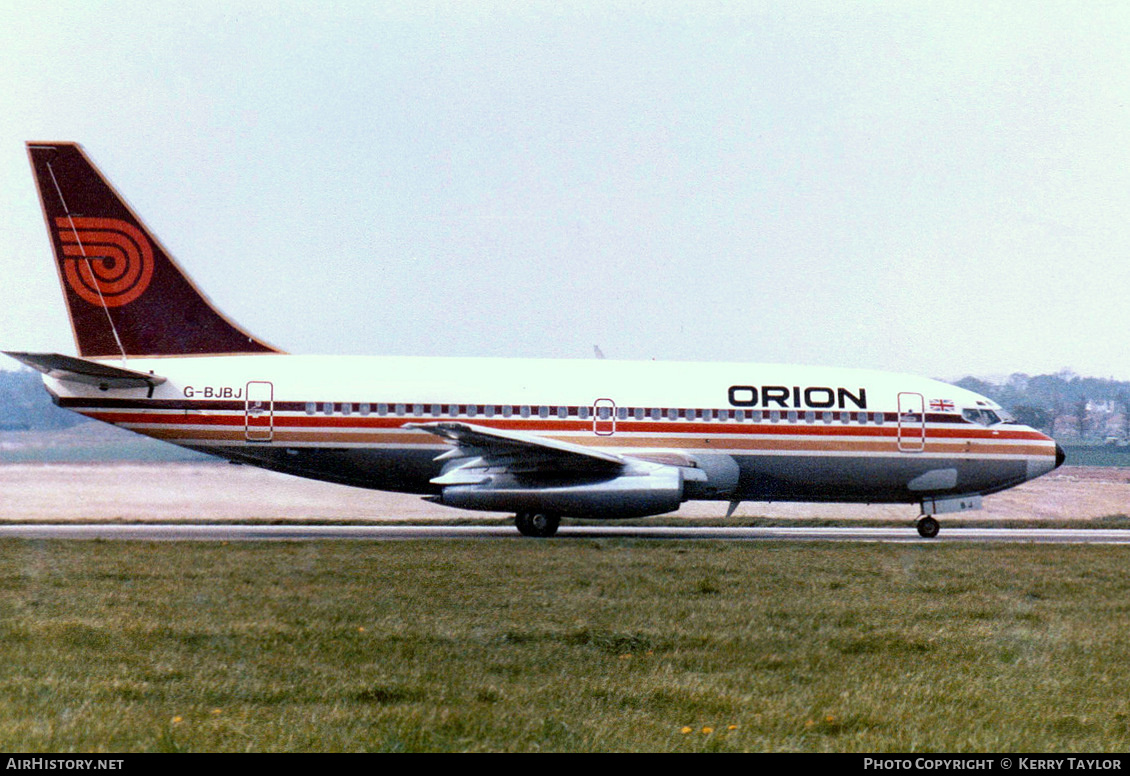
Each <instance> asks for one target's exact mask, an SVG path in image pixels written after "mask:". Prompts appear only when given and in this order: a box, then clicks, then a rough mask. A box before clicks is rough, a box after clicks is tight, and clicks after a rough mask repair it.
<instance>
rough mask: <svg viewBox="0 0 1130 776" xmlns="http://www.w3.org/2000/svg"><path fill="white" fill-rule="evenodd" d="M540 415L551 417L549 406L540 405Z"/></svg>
mask: <svg viewBox="0 0 1130 776" xmlns="http://www.w3.org/2000/svg"><path fill="white" fill-rule="evenodd" d="M538 417H539V418H548V417H549V407H538Z"/></svg>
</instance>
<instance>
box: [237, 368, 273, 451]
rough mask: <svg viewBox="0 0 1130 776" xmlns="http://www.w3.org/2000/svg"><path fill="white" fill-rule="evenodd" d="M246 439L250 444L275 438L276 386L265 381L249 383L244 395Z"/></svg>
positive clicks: (244, 429)
mask: <svg viewBox="0 0 1130 776" xmlns="http://www.w3.org/2000/svg"><path fill="white" fill-rule="evenodd" d="M243 397H244V398H243V417H244V426H243V431H244V437H245V438H246V440H247V441H248V442H270V441H272V440H273V439H274V438H275V386H274V383H269V382H266V381H264V380H252V381H250V382H249V383H247V386H246V390H245V391H244V393H243Z"/></svg>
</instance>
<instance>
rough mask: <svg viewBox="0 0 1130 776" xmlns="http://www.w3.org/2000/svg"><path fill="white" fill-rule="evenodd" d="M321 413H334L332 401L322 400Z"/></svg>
mask: <svg viewBox="0 0 1130 776" xmlns="http://www.w3.org/2000/svg"><path fill="white" fill-rule="evenodd" d="M322 414H323V415H333V414H334V405H333V402H328V401H327V402H323V404H322Z"/></svg>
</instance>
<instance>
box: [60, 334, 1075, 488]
mask: <svg viewBox="0 0 1130 776" xmlns="http://www.w3.org/2000/svg"><path fill="white" fill-rule="evenodd" d="M104 363H107V364H114V365H120V364H121V362H120V361H104ZM126 366H128V368H129V369H131V370H135V371H138V372H149V371H152V372H154V373H156V374H158V375H161V376H162V377H164V378H166V380H165V382H164V383H162V384H161V385H158V386H156V387H155V388H153V389H149V388H131V389H108V390H100V389H99V388H98V387H96V386H87V385H82V384H78V383H75V382H71V381H59V380H54V379H51V378H45V380H46V382H47V384H48V388H49V389H50V390H51V392H52V394H53V395H54V396H55V397H56V400H57V402H58V403H59V404H60V405H61V406H64V407H67V408H68V409H72V410H75V411H77V412H81V413H83V414H85V415H88V416H90V417H93V418H97V419H99V420H103V421H106V422H109V423H113V424H115V425H119V426H122V427H124V428H127V429H130V430H132V431H136V432H138V433H141V434H145V435H147V436H151V437H155V438H157V439H163V440H165V441H168V442H172V443H174V444H178V445H183V446H185V447H189V448H193V449H197V450H202V451H205V452H209V453H213V454H216V455H219V456H222V457H224V458H228V459H231V460H236V461H243V462H247V463H253V464H256V465H260V466H264V467H266V468H270V469H275V470H279V471H286V472H290V473H294V474H300V475H303V476H308V477H314V478H318V479H324V480H329V481H333V482H341V483H345V484H350V485H357V486H361V487H370V488H378V489H384V490H395V491H403V492H409V493H420V494H426V495H435V494H437V493H439V492H440V491H441V490H442V487H441V486H440V485H437V484H435V483H433V482H432V480H434V479H436V478H437V477H439V476H440V475H441V474H442V473H443V471H444V467H445V463H444V462H443V461H436V460H435V459H436V458H437V457H439V456H440V455H441V454H443V453H444V452H445V451H448V450H450V446H449V445H448V444H446V443H445V442H444V441H443V440H442V439H439V438H437V437H436V436H434V435H433V434H430V433H426V432H425V431H422V430H419V429H407V428H405V427H404V426H405V425H406V424H421V423H427V422H435V421H457V422H459V423H464V424H472V425H475V426H478V427H483V428H487V429H496V430H506V431H513V432H521V433H528V434H531V435H537V436H539V437H545V438H550V439H555V440H562V441H566V442H570V443H572V444H578V445H583V446H586V447H593V448H599V449H600V450H604V451H609V452H614V453H617V454H620V455H623V456H627V457H631V458H632V459H640V460H643V461H651V462H657V463H659V464H664V465H672V466H677V467H681V468H682V469H683V470H689V469H695V470H697V471H698V472H699V474H698V475H697V477H696V478H688V483H690V484H689V485H688V488H687V490H686V491H685V494H684V496H683V498H686V499H693V498H706V499H724V500H729V501H737V500H747V499H748V500H804V501H857V502H905V503H913V502H917V501H922V500H923V499H926V498H937V497H945V498H948V497H958V496H963V495H967V494H985V493H991V492H995V491H998V490H1002V489H1004V488H1007V487H1011V486H1013V485H1016V484H1019V483H1020V482H1023V481H1025V480H1028V479H1032V478H1033V477H1037V476H1039V475H1041V474H1044V473H1046V472H1048V471H1051V470H1052V469H1053V468H1055V466H1056V464H1057V461H1056V452H1057V451H1056V445H1055V442H1054V441H1053V440H1051V439H1050V438H1049V437H1047V436H1045V435H1044V434H1042V433H1040V432H1038V431H1036V430H1034V429H1031V428H1028V427H1026V426H1022V425H1018V424H1015V423H1010V422H996V423H991V422H981V421H978V420H976V418H977V417H979V416H978V414H977V413H978V411H988V412H989V413H997V414H1000V408H999V407H998V406H997V405H996V404H995V403H994V402H992V401H990V400H989V399H986V398H985V397H983V396H979V395H977V394H975V393H972V392H970V391H966V390H964V389H961V388H958V387H955V386H953V385H949V384H947V383H943V382H939V381H936V380H930V379H925V378H920V377H914V376H909V375H901V374H892V373H885V372H877V371H868V370H857V369H841V368H820V367H802V366H779V365H765V364H717V363H693V362H684V363H679V362H627V361H604V360H576V361H562V360H524V359H482V358H409V357H403V358H402V357H340V356H287V355H256V356H223V357H198V358H194V357H176V358H153V359H141V358H137V359H130V360H129V362H128V364H127V365H126ZM963 413H964V414H963ZM970 417H973V418H975V420H970V419H969V418H970ZM986 417H989V415H986ZM994 417H995V416H994ZM702 473H705V475H703V474H702Z"/></svg>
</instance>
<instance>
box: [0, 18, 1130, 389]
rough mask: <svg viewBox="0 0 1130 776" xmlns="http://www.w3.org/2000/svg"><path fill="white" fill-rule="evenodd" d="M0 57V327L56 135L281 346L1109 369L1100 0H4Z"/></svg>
mask: <svg viewBox="0 0 1130 776" xmlns="http://www.w3.org/2000/svg"><path fill="white" fill-rule="evenodd" d="M0 79H2V80H0V202H2V204H3V208H2V211H0V279H2V280H3V282H2V283H0V347H2V348H4V349H25V350H49V351H61V352H66V353H73V352H74V345H73V340H72V338H71V334H70V329H69V324H68V322H67V317H66V314H65V312H64V310H63V307H62V301H61V294H60V291H59V288H58V284H57V280H56V274H55V271H54V269H53V268H52V266H51V259H50V258H49V246H48V241H47V237H46V233H45V231H44V226H43V219H42V216H41V215H40V211H39V205H38V202H37V201H36V199H35V187H34V184H33V182H32V178H31V174H30V170H29V165H28V161H27V156H26V152H25V150H24V142H25V141H26V140H74V141H78V142H80V143H82V144H83V145H84V147H85V148H86V151H87V153H88V154H89V155H90V156H91V157H92V158H93V159H94V160H95V162H96V163H98V164H99V165H100V166H101V167H102V169H103V171H104V173H105V174H106V175H107V176H108V177H109V178H110V180H111V181H113V182H114V183H115V185H116V186H117V187H118V188H119V189H120V190H121V191H122V192H123V193H125V195H126V196H127V197H128V198H129V200H130V202H131V204H132V205H133V206H134V208H135V209H136V210H137V211H138V212H139V213H140V215H141V216H142V218H144V219H145V220H146V222H147V223H148V224H149V226H150V227H151V228H152V229H153V230H154V231H155V232H156V233H157V234H158V235H159V236H160V238H161V240H162V242H164V243H165V245H166V246H167V247H168V248H169V249H171V251H172V252H173V254H174V255H175V256H176V257H177V259H178V260H179V261H180V262H181V264H182V265H183V266H184V267H185V268H186V269H187V271H188V272H189V273H190V274H191V275H192V276H193V278H194V279H195V280H196V281H197V283H198V284H199V285H201V286H202V287H203V288H204V289H205V290H206V291H207V292H208V293H209V294H210V295H211V297H212V299H213V300H214V301H215V302H216V303H217V304H218V305H219V306H220V307H221V308H222V309H223V310H224V311H225V312H226V313H228V314H229V315H230V316H231V317H233V318H234V319H235V320H237V321H239V322H240V323H241V324H243V325H244V326H245V327H246V328H248V329H249V330H251V331H252V332H254V333H255V334H257V335H259V336H261V337H263V338H265V339H266V340H268V341H270V342H272V343H274V344H276V345H278V346H280V347H282V348H284V349H286V350H289V351H292V352H298V353H350V354H373V355H381V354H390V355H408V354H419V355H437V356H442V355H460V356H464V355H478V356H522V357H534V356H538V357H542V356H544V357H563V358H590V357H592V346H593V344H599V345H600V347H601V349H602V350H603V351H604V353H605V354H606V355H608V357H610V358H632V359H651V358H657V359H682V360H700V361H717V360H727V361H767V362H785V363H808V364H828V365H845V366H865V367H872V368H878V369H886V370H896V371H906V372H913V373H918V374H924V375H928V376H938V377H946V378H954V377H959V376H962V375H964V374H977V375H983V376H991V375H1007V374H1009V373H1011V372H1016V371H1021V372H1028V373H1032V374H1035V373H1042V372H1054V371H1057V370H1059V369H1061V368H1065V367H1068V368H1071V369H1073V370H1075V371H1076V372H1079V373H1080V374H1085V375H1092V376H1099V377H1111V376H1113V377H1116V378H1119V379H1130V346H1128V345H1127V331H1128V329H1130V260H1128V259H1130V108H1128V101H1130V4H1127V3H1124V2H1112V3H1102V2H1088V3H1077V2H1064V3H1039V2H1015V3H1011V2H1009V3H994V2H984V0H979V1H978V2H968V3H963V2H952V1H947V2H941V3H939V2H921V3H918V2H889V3H883V2H862V3H849V2H838V1H837V2H787V3H785V2H781V3H752V2H751V3H732V4H715V3H706V2H689V3H688V2H681V3H670V4H663V3H610V2H585V3H565V4H558V3H527V2H521V3H519V2H498V3H485V2H460V3H455V2H452V3H435V4H428V3H423V2H418V1H417V0H413V1H412V2H403V3H379V2H360V1H358V2H345V3H328V2H309V3H286V2H282V3H278V2H271V3H268V2H231V1H230V0H225V2H222V3H219V2H217V3H183V4H180V3H177V4H174V3H169V4H156V3H152V2H144V3H120V2H106V3H97V2H78V3H60V2H53V3H51V4H47V5H45V4H43V3H40V2H34V3H20V2H13V0H6V1H5V2H0ZM5 360H6V359H5ZM6 361H7V360H6Z"/></svg>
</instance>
